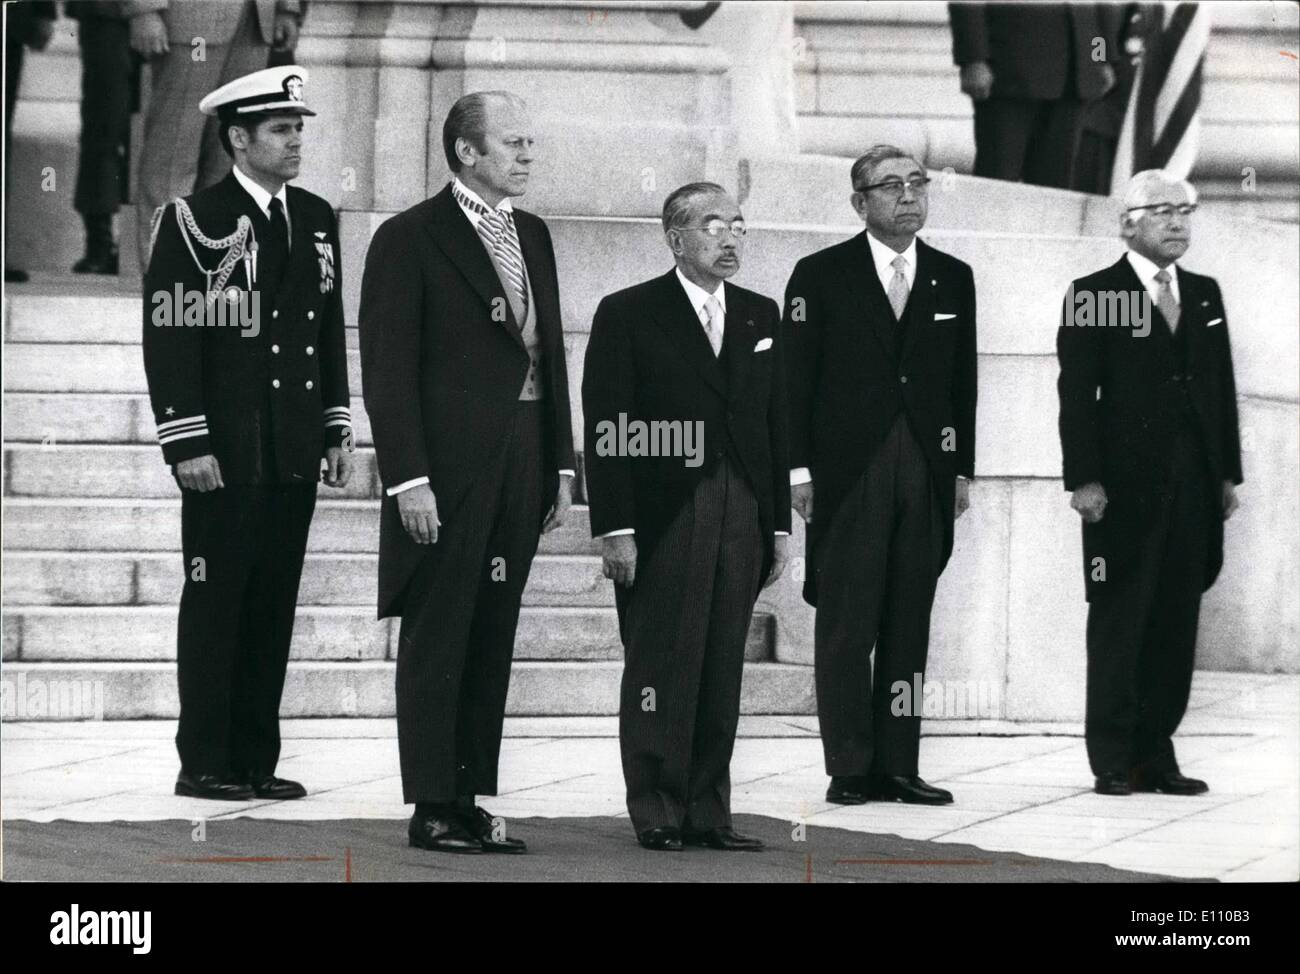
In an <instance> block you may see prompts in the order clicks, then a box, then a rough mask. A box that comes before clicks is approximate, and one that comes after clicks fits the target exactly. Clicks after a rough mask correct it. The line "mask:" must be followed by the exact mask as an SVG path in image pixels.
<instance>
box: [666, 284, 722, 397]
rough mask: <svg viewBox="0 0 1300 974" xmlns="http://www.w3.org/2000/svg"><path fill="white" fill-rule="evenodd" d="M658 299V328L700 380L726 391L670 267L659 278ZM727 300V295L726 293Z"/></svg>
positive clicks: (715, 359) (688, 303)
mask: <svg viewBox="0 0 1300 974" xmlns="http://www.w3.org/2000/svg"><path fill="white" fill-rule="evenodd" d="M659 280H660V282H661V285H660V293H659V300H657V301H656V302H655V307H654V308H653V309H652V312H651V313H652V315H653V316H654V319H655V321H656V322H658V324H659V327H660V329H661V330H662V331H663V332H664V334H665V335H666V336H667V337H668V340H669V341H670V342H671V343H672V345H673V347H674V348H676V349H677V351H678V352H679V353H681V355H682V357H683V358H684V359H686V361H687V362H689V363H690V364H691V366H692V367H693V368H694V369H695V370H696V371H697V372H699V373H700V375H701V376H702V377H703V379H704V381H705V382H707V383H708V384H709V385H710V386H712V387H713V389H714V391H716V392H717V393H718V395H720V396H725V395H726V394H727V390H726V387H725V385H724V383H723V378H722V370H721V369H720V368H719V363H718V359H717V358H716V357H715V356H714V354H713V346H712V345H710V344H709V339H708V336H706V335H705V334H704V326H703V325H701V324H700V319H699V317H698V316H697V315H696V314H695V309H694V308H692V307H691V302H690V299H689V298H688V297H687V296H686V291H685V289H684V288H683V287H682V285H681V282H680V281H678V280H677V271H676V270H675V269H674V270H671V271H669V272H668V273H667V274H665V275H664V276H663V277H661V278H660V279H659ZM727 298H728V303H730V299H731V295H728V296H727ZM724 328H725V329H726V330H727V331H729V330H731V316H730V314H728V316H727V318H726V321H725V324H724ZM723 337H724V341H723V353H724V354H725V353H726V341H725V338H726V334H725V332H724V336H723Z"/></svg>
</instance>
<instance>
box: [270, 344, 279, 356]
mask: <svg viewBox="0 0 1300 974" xmlns="http://www.w3.org/2000/svg"><path fill="white" fill-rule="evenodd" d="M271 354H272V355H279V354H280V346H279V345H272V346H271Z"/></svg>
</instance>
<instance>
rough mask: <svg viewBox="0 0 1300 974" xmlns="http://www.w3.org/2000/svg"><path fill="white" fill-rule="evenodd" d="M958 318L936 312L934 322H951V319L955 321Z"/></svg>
mask: <svg viewBox="0 0 1300 974" xmlns="http://www.w3.org/2000/svg"><path fill="white" fill-rule="evenodd" d="M956 317H957V316H956V315H950V314H944V313H943V312H935V315H934V320H935V321H949V320H951V319H953V318H956Z"/></svg>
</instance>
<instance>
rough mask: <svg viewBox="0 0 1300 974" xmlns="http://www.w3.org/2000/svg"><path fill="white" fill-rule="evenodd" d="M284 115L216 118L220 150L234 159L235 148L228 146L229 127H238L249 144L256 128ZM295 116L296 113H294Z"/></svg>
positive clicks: (251, 114) (264, 114)
mask: <svg viewBox="0 0 1300 974" xmlns="http://www.w3.org/2000/svg"><path fill="white" fill-rule="evenodd" d="M282 114H286V113H284V112H246V113H245V114H243V115H236V114H235V113H234V112H229V113H225V114H221V115H218V116H217V129H218V132H217V134H218V135H219V136H220V138H221V148H223V149H225V150H226V155H228V156H230V158H232V159H233V158H235V147H234V146H233V145H231V144H230V126H232V125H238V126H239V127H240V128H241V129H243V130H244V131H245V132H247V133H248V140H249V141H250V142H253V141H256V139H257V127H258V126H259V125H261V124H262V123H263V122H265V121H266V120H267V119H270V118H275V117H276V116H277V115H282ZM295 114H297V113H295Z"/></svg>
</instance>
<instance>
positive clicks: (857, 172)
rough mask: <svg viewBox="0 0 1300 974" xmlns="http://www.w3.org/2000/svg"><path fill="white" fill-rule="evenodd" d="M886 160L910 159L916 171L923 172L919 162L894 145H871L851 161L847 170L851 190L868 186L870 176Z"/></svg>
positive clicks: (923, 168) (923, 169) (910, 154)
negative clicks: (851, 185)
mask: <svg viewBox="0 0 1300 974" xmlns="http://www.w3.org/2000/svg"><path fill="white" fill-rule="evenodd" d="M886 159H910V160H912V162H915V163H916V167H917V168H918V169H920V170H921V171H922V172H924V171H925V167H924V166H922V165H921V161H920V160H919V159H917V158H916V156H914V155H912V153H910V152H904V151H903V150H902V149H900V148H899V147H898V146H896V145H887V144H885V143H883V142H881V143H879V144H877V145H873V146H872V147H871V148H870V149H868V150H867V151H866V152H864V153H862V155H860V156H858V158H857V159H855V160H854V161H853V166H852V168H850V169H849V180H850V182H852V183H853V189H854V190H855V191H857V189H858V187H859V186H866V185H869V183H868V181H869V180H870V179H871V174H872V173H873V172H875V170H876V167H877V166H878V165H880V164H881V163H882V162H884V161H885V160H886Z"/></svg>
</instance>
